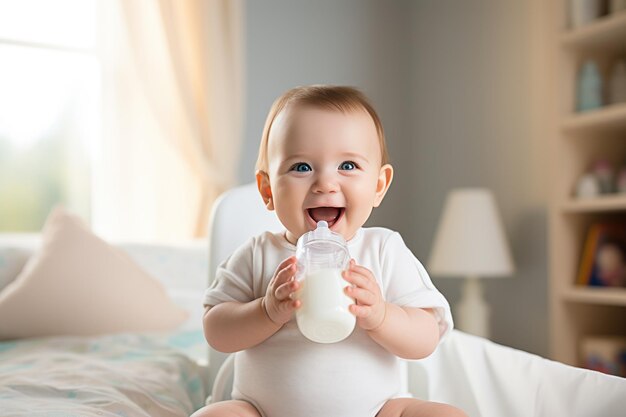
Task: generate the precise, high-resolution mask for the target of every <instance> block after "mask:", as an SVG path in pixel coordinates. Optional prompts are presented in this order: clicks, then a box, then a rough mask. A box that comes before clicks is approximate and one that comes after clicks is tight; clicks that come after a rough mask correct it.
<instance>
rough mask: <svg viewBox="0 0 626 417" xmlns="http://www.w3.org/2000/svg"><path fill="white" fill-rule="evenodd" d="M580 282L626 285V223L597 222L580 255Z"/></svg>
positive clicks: (578, 279)
mask: <svg viewBox="0 0 626 417" xmlns="http://www.w3.org/2000/svg"><path fill="white" fill-rule="evenodd" d="M576 284H577V285H583V286H591V287H625V286H626V223H624V222H606V223H593V224H592V225H591V226H590V227H589V230H588V231H587V237H586V239H585V243H584V246H583V250H582V255H581V258H580V266H579V268H578V277H577V279H576Z"/></svg>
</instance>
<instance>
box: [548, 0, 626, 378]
mask: <svg viewBox="0 0 626 417" xmlns="http://www.w3.org/2000/svg"><path fill="white" fill-rule="evenodd" d="M568 9H569V1H567V0H552V1H550V2H547V3H546V6H545V12H546V13H548V14H549V15H550V20H551V21H552V23H553V25H552V26H553V31H552V32H551V40H550V41H549V42H547V45H549V46H547V48H550V49H551V51H552V54H551V56H552V57H553V58H552V59H553V61H552V62H551V64H552V67H551V71H553V74H552V80H553V85H552V91H551V92H550V94H553V97H546V100H550V101H551V102H552V103H553V107H554V108H553V109H552V112H551V113H550V114H549V116H550V120H553V123H552V124H550V129H549V131H547V136H550V137H549V139H548V140H550V141H551V142H550V145H549V147H550V157H549V161H550V169H551V171H550V176H551V193H550V195H551V198H550V210H549V217H548V223H549V240H550V241H549V264H550V266H549V291H550V295H549V304H550V305H549V312H550V326H549V329H550V356H551V358H552V359H555V360H558V361H561V362H565V363H568V364H571V365H575V366H580V364H581V363H582V362H581V357H580V354H579V352H580V343H581V340H583V339H584V338H585V337H588V336H604V335H606V336H626V289H624V288H598V287H583V286H577V285H576V283H575V282H576V277H577V274H578V267H579V264H580V257H581V253H582V250H583V245H584V241H585V238H586V234H587V229H588V227H589V226H590V225H591V224H593V223H594V222H599V221H605V220H607V219H618V220H624V221H626V194H610V195H606V196H601V197H595V198H585V199H582V198H580V199H579V198H576V197H574V190H575V188H576V183H577V181H578V179H579V178H580V176H581V175H582V174H583V173H584V172H585V171H586V170H587V169H588V168H589V165H590V164H591V163H592V162H593V161H594V160H597V159H600V158H601V159H607V160H609V161H610V162H612V163H614V164H615V165H619V164H621V163H624V161H626V103H622V104H614V105H610V106H605V107H603V108H601V109H597V110H592V111H586V112H583V113H576V112H575V111H574V107H575V97H576V78H577V72H578V69H579V67H580V65H581V63H582V62H584V61H585V60H586V59H594V60H596V61H597V62H598V65H599V66H600V67H601V68H602V69H603V70H605V69H606V68H607V67H608V65H609V64H610V63H611V61H612V60H614V59H616V58H618V57H626V12H620V13H616V14H614V15H611V16H606V17H601V18H599V19H597V20H596V21H594V22H592V23H589V24H587V25H585V26H583V27H580V28H577V29H568V24H567V21H568V19H567V10H568ZM552 100H553V101H552Z"/></svg>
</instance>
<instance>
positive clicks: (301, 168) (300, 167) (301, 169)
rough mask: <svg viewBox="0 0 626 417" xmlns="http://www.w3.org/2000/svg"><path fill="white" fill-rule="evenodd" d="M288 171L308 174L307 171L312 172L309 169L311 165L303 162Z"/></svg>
mask: <svg viewBox="0 0 626 417" xmlns="http://www.w3.org/2000/svg"><path fill="white" fill-rule="evenodd" d="M290 171H296V172H309V171H312V169H311V165H309V164H307V163H304V162H298V163H297V164H293V165H292V167H291V169H290Z"/></svg>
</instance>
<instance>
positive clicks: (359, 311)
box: [350, 304, 372, 317]
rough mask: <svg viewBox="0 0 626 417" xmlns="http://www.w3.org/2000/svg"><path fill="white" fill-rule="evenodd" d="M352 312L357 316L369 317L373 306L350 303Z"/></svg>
mask: <svg viewBox="0 0 626 417" xmlns="http://www.w3.org/2000/svg"><path fill="white" fill-rule="evenodd" d="M350 312H351V313H352V314H354V315H355V316H356V317H368V316H369V315H370V314H371V312H372V307H370V306H360V305H356V304H352V305H350Z"/></svg>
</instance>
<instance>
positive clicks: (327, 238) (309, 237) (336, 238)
mask: <svg viewBox="0 0 626 417" xmlns="http://www.w3.org/2000/svg"><path fill="white" fill-rule="evenodd" d="M311 242H316V243H317V242H319V243H325V242H332V243H335V244H338V245H341V246H344V247H345V246H346V245H347V244H346V240H345V239H344V238H343V236H341V235H340V234H339V233H335V232H333V231H332V230H330V229H329V228H328V223H327V222H325V221H324V220H320V221H319V222H317V227H316V228H315V230H311V231H310V232H307V233H305V234H303V235H302V236H300V238H299V239H298V242H297V244H296V246H297V247H298V248H301V247H303V246H305V245H307V244H309V243H311Z"/></svg>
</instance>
